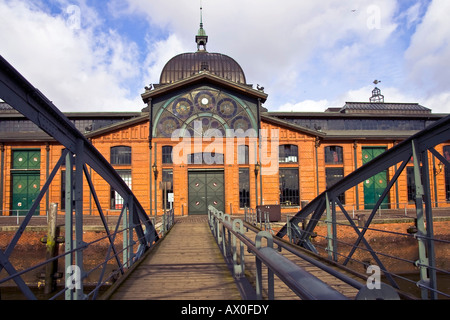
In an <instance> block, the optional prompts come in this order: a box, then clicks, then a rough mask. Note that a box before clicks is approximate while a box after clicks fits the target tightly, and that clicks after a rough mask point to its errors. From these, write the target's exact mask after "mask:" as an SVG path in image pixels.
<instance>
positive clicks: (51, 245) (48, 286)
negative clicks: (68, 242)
mask: <svg viewBox="0 0 450 320" xmlns="http://www.w3.org/2000/svg"><path fill="white" fill-rule="evenodd" d="M57 213H58V204H57V203H51V204H50V209H49V211H48V226H47V242H46V247H47V251H46V258H47V260H49V259H52V258H53V257H55V256H56V255H57V243H56V236H57V235H56V218H57ZM57 268H58V260H55V261H52V262H49V263H47V264H46V267H45V290H44V292H45V294H49V293H51V292H53V291H54V288H55V272H56V271H57Z"/></svg>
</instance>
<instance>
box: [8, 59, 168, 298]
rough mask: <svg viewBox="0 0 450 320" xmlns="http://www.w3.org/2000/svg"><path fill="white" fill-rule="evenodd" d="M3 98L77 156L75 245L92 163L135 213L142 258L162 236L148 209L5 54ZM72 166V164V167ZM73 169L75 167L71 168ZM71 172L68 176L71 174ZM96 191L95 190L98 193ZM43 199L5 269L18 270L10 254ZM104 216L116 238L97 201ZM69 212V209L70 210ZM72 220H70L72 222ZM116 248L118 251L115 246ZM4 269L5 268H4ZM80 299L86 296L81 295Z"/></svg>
mask: <svg viewBox="0 0 450 320" xmlns="http://www.w3.org/2000/svg"><path fill="white" fill-rule="evenodd" d="M0 98H2V99H3V100H4V101H5V102H7V103H8V104H9V105H11V106H12V107H13V108H14V109H16V110H17V111H19V112H20V113H22V114H23V115H24V116H25V117H27V118H28V119H29V120H31V121H32V122H33V123H35V124H36V125H37V126H38V127H39V128H40V129H42V130H43V131H44V132H46V133H47V134H48V135H50V136H52V137H53V138H54V139H55V140H57V141H58V142H59V143H61V144H62V145H63V146H64V147H65V148H66V149H67V152H70V153H69V154H73V155H74V156H75V166H76V173H75V177H74V178H75V181H76V184H75V190H74V191H75V192H74V200H75V218H76V220H75V233H76V239H75V248H78V249H80V248H83V246H84V245H85V244H84V243H83V241H82V216H83V212H82V209H83V205H82V201H83V200H82V199H83V197H82V185H83V180H82V179H83V177H82V176H83V172H84V173H85V175H86V178H87V180H88V183H89V186H90V188H91V190H93V185H92V183H91V180H90V177H89V175H88V172H87V169H86V165H89V166H90V167H91V168H92V169H93V170H94V171H96V172H97V173H98V174H99V175H100V176H101V177H102V178H103V179H104V180H105V181H106V182H107V183H109V184H110V186H111V187H112V188H114V190H115V191H116V192H117V193H119V194H120V196H121V197H122V198H123V199H124V200H125V203H126V204H127V205H128V209H129V210H130V212H131V213H132V214H130V216H131V217H132V218H131V219H132V220H133V221H132V224H133V227H134V229H135V232H136V234H137V236H138V239H139V240H138V241H139V243H140V247H139V248H138V252H137V254H136V259H138V258H139V257H140V256H141V255H142V254H143V253H144V252H145V251H146V250H147V249H148V248H149V247H150V246H151V245H152V244H153V243H154V242H155V241H157V240H158V239H159V236H158V233H157V231H156V229H155V227H154V226H153V224H152V222H151V220H150V218H149V217H148V215H147V214H146V212H145V210H144V208H143V207H142V205H141V204H140V203H139V201H138V200H137V198H136V197H135V195H134V194H133V192H132V191H131V190H130V188H129V187H128V186H127V184H126V183H125V182H124V181H123V179H122V178H121V177H120V175H119V174H118V173H117V172H116V171H115V169H114V168H113V167H112V166H111V164H110V163H109V162H108V161H107V160H106V159H105V158H104V157H103V155H102V154H101V153H100V152H99V151H98V150H97V149H96V148H95V147H94V146H93V145H92V144H91V143H90V142H89V140H88V139H86V138H85V137H84V135H83V134H82V133H81V132H80V131H79V130H78V129H77V128H76V127H75V126H74V124H73V123H72V122H71V121H70V120H69V119H68V118H67V117H66V116H65V115H64V114H63V113H62V112H61V111H60V110H59V109H58V108H57V107H56V106H55V105H54V104H53V103H52V102H51V101H50V100H49V99H48V98H47V97H45V96H44V94H42V93H41V92H40V91H39V90H38V89H37V88H35V87H34V86H33V85H32V84H31V83H29V82H28V81H27V80H26V79H25V78H24V77H23V76H22V75H21V74H20V73H19V72H18V71H17V70H16V69H15V68H14V67H13V66H11V65H10V64H9V63H8V62H7V61H6V60H5V59H4V58H3V57H2V56H0ZM67 152H66V151H65V153H63V156H62V157H61V158H60V160H59V162H58V164H57V165H56V166H55V168H54V169H53V171H52V174H51V175H50V176H49V178H48V180H47V182H46V184H45V185H44V187H43V188H42V189H41V192H40V195H39V196H38V199H37V200H39V199H41V198H42V197H43V195H44V194H45V192H46V191H47V190H48V185H49V184H50V182H51V181H52V180H53V177H54V175H55V174H56V171H57V170H58V169H59V167H60V166H61V163H62V161H63V159H64V157H65V154H66V153H67ZM70 167H71V166H70ZM68 171H71V170H68ZM67 176H68V175H66V177H67ZM94 194H95V193H94ZM39 202H40V201H35V204H36V205H35V206H32V208H31V209H30V211H29V212H28V214H27V215H26V217H25V219H24V221H23V223H22V224H21V226H20V228H19V230H18V231H17V233H16V235H15V237H14V238H13V241H12V242H11V243H10V244H9V246H8V248H7V249H6V251H5V252H1V251H0V264H1V268H5V269H6V270H7V271H8V273H9V274H10V275H11V274H12V273H16V271H15V269H14V267H13V266H12V265H11V264H10V262H9V255H10V254H11V252H12V250H13V249H14V246H15V243H17V241H18V239H19V238H20V236H21V234H22V233H23V231H24V230H25V228H26V226H27V224H28V222H29V220H30V219H31V216H32V215H33V213H34V211H35V209H36V207H37V204H39ZM96 204H97V206H98V209H99V212H100V216H101V218H102V221H103V223H104V225H105V228H106V231H107V233H108V238H109V240H110V241H112V238H111V235H110V233H109V230H108V227H107V226H106V224H105V220H104V217H103V213H102V210H101V208H100V206H99V203H98V201H96ZM70 214H71V213H70ZM66 215H67V212H66ZM68 220H69V219H66V221H68ZM112 250H114V251H115V249H114V248H112ZM81 257H82V255H80V256H76V261H77V260H78V263H82V262H81V261H79V260H80V258H81ZM119 267H121V265H120V264H119ZM0 270H1V269H0ZM14 280H15V281H16V284H17V285H18V286H19V287H20V288H21V290H22V291H23V292H24V293H25V295H26V296H27V298H29V299H32V298H34V295H33V294H32V293H31V291H30V290H29V289H28V288H27V286H26V285H25V283H24V282H23V280H22V279H21V278H20V277H16V278H14ZM79 298H82V296H80V297H79Z"/></svg>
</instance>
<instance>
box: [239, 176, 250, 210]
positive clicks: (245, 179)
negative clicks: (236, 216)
mask: <svg viewBox="0 0 450 320" xmlns="http://www.w3.org/2000/svg"><path fill="white" fill-rule="evenodd" d="M245 207H247V208H249V207H250V172H249V169H248V168H239V208H245Z"/></svg>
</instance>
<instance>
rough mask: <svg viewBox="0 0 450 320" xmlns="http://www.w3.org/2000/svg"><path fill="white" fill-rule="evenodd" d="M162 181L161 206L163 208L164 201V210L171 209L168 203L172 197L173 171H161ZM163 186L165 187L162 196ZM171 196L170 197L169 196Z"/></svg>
mask: <svg viewBox="0 0 450 320" xmlns="http://www.w3.org/2000/svg"><path fill="white" fill-rule="evenodd" d="M162 181H163V189H162V205H163V208H164V201H165V205H166V209H170V208H171V203H170V202H169V200H170V197H171V195H173V171H172V170H163V171H162ZM164 186H165V195H164ZM169 194H171V195H169Z"/></svg>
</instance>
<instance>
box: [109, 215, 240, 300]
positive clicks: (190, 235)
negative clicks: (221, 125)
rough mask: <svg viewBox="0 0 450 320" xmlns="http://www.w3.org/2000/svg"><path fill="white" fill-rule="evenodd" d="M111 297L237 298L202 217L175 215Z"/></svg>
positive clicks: (144, 298) (149, 298) (151, 298)
mask: <svg viewBox="0 0 450 320" xmlns="http://www.w3.org/2000/svg"><path fill="white" fill-rule="evenodd" d="M111 299H112V300H119V299H120V300H127V299H132V300H158V299H164V300H172V299H175V300H185V299H188V300H224V299H227V300H229V299H233V300H240V299H241V296H240V294H239V290H238V288H237V286H236V283H235V281H234V278H233V277H232V275H231V273H230V271H229V269H228V267H227V265H226V263H225V260H224V258H223V256H222V254H221V252H220V250H219V247H218V246H217V243H216V242H215V240H214V237H213V236H212V234H211V231H210V229H209V226H208V223H207V219H206V218H203V217H195V218H192V219H191V218H189V217H185V218H178V220H177V223H176V224H175V225H174V227H173V229H172V230H171V231H170V233H169V234H168V235H167V237H166V238H165V239H164V240H163V241H162V243H161V244H160V245H159V246H158V248H157V250H156V251H155V253H153V254H152V255H150V256H148V257H147V258H146V260H145V261H143V262H142V263H141V265H139V267H138V268H137V269H136V270H134V271H133V273H132V274H131V275H130V276H129V277H128V279H127V280H126V281H124V283H122V284H121V286H120V287H119V288H118V289H117V290H116V292H115V293H114V294H113V295H112V296H111Z"/></svg>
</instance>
